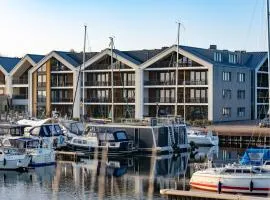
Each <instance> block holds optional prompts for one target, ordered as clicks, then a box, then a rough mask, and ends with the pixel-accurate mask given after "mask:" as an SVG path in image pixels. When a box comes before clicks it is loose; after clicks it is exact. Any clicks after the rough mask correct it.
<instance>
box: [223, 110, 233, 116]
mask: <svg viewBox="0 0 270 200" xmlns="http://www.w3.org/2000/svg"><path fill="white" fill-rule="evenodd" d="M222 115H223V116H224V117H230V116H231V108H223V109H222Z"/></svg>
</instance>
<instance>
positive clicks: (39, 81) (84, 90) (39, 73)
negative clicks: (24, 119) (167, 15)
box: [0, 45, 269, 122]
mask: <svg viewBox="0 0 270 200" xmlns="http://www.w3.org/2000/svg"><path fill="white" fill-rule="evenodd" d="M14 59H15V58H14ZM82 59H83V56H82V53H76V52H62V51H52V52H50V53H49V54H47V55H45V56H40V55H31V54H29V55H26V56H25V57H23V58H22V59H17V58H16V59H15V60H14V61H13V66H11V65H10V66H9V68H8V67H7V66H4V67H3V64H2V65H1V59H0V67H1V68H0V83H1V84H0V92H1V93H2V94H3V95H8V96H10V97H12V102H13V106H14V108H15V109H16V110H28V112H29V114H30V115H31V116H35V117H43V116H50V115H51V114H52V111H54V110H56V111H58V112H59V113H60V114H61V115H62V116H68V117H76V118H77V117H81V116H82V115H83V114H84V115H85V116H88V117H92V118H111V117H112V115H113V116H114V119H118V118H143V117H155V116H160V115H181V116H182V117H185V118H186V119H187V120H196V119H206V120H210V121H214V122H219V121H235V120H249V119H256V118H263V117H265V116H266V115H267V112H268V105H269V103H268V101H269V98H268V90H269V87H268V64H267V53H266V52H245V51H228V50H218V49H217V48H216V46H215V45H211V46H210V48H208V49H203V48H196V47H188V46H179V47H178V46H176V45H173V46H171V47H164V48H161V49H154V50H136V51H119V50H116V49H114V50H113V51H111V50H110V49H105V50H103V51H101V52H93V53H87V54H86V62H85V63H84V64H83V60H82ZM15 61H16V62H15ZM177 61H178V62H177ZM2 63H4V62H2ZM7 68H8V69H9V70H6V69H7ZM1 80H2V82H1ZM2 86H3V87H2ZM1 88H3V89H2V90H1Z"/></svg>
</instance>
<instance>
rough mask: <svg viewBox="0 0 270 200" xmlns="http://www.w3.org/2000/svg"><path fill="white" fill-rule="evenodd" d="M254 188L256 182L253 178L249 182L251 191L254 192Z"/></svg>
mask: <svg viewBox="0 0 270 200" xmlns="http://www.w3.org/2000/svg"><path fill="white" fill-rule="evenodd" d="M253 189H254V183H253V181H252V180H251V181H250V183H249V191H250V192H252V191H253Z"/></svg>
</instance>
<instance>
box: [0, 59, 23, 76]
mask: <svg viewBox="0 0 270 200" xmlns="http://www.w3.org/2000/svg"><path fill="white" fill-rule="evenodd" d="M20 60H21V59H20V58H11V57H0V65H1V66H2V67H3V68H4V69H5V70H6V72H7V73H9V72H10V71H11V70H12V69H13V68H14V67H15V66H16V64H17V63H18V62H19V61H20Z"/></svg>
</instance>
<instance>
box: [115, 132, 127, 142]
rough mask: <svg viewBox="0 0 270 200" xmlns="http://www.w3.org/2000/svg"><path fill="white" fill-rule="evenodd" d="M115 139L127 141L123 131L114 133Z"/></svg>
mask: <svg viewBox="0 0 270 200" xmlns="http://www.w3.org/2000/svg"><path fill="white" fill-rule="evenodd" d="M116 137H117V139H118V140H126V139H127V136H126V133H125V132H124V131H119V132H116Z"/></svg>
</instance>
